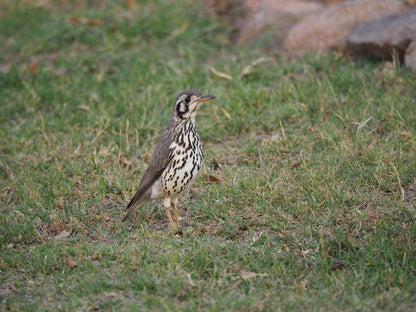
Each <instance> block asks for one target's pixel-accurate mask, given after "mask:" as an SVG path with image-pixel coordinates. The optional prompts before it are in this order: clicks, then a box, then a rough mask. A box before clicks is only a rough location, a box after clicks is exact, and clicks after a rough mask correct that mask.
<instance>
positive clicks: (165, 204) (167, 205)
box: [163, 197, 176, 230]
mask: <svg viewBox="0 0 416 312" xmlns="http://www.w3.org/2000/svg"><path fill="white" fill-rule="evenodd" d="M170 206H171V200H170V197H166V198H165V199H164V200H163V208H165V211H166V214H167V215H168V219H169V223H170V227H171V228H172V230H176V225H175V223H174V222H173V219H172V216H171V214H170V211H169V208H170Z"/></svg>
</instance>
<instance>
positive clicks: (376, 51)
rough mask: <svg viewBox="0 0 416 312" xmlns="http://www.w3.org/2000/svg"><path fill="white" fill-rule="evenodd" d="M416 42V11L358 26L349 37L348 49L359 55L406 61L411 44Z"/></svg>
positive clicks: (377, 19) (379, 18)
mask: <svg viewBox="0 0 416 312" xmlns="http://www.w3.org/2000/svg"><path fill="white" fill-rule="evenodd" d="M412 40H416V9H412V10H408V11H407V12H404V13H401V14H394V15H387V16H381V17H377V18H375V19H373V20H371V21H369V22H367V23H364V24H362V25H360V26H358V27H357V28H356V29H354V31H352V32H351V33H350V34H349V35H348V37H347V49H348V50H350V51H352V52H354V53H359V54H364V55H371V56H375V57H379V58H391V57H392V55H393V53H397V54H398V56H399V60H400V61H401V62H403V61H404V57H405V51H406V49H407V48H408V46H409V44H410V42H411V41H412Z"/></svg>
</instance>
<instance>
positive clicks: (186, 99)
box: [185, 95, 191, 103]
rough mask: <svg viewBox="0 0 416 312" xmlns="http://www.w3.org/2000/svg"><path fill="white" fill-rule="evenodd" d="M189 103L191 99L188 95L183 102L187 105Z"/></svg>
mask: <svg viewBox="0 0 416 312" xmlns="http://www.w3.org/2000/svg"><path fill="white" fill-rule="evenodd" d="M190 101H191V97H190V96H189V95H188V96H187V97H186V98H185V102H186V103H189V102H190Z"/></svg>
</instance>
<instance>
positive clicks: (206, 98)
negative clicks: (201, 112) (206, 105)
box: [197, 94, 215, 103]
mask: <svg viewBox="0 0 416 312" xmlns="http://www.w3.org/2000/svg"><path fill="white" fill-rule="evenodd" d="M212 99H215V96H213V95H209V94H207V95H203V96H201V97H200V98H199V100H197V102H198V103H202V102H205V101H209V100H212Z"/></svg>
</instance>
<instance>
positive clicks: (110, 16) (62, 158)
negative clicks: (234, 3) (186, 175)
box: [0, 0, 416, 311]
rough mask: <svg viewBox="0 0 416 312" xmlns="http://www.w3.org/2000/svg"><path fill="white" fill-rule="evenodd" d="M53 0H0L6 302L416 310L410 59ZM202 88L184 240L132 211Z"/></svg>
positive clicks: (180, 17) (144, 8) (0, 260)
mask: <svg viewBox="0 0 416 312" xmlns="http://www.w3.org/2000/svg"><path fill="white" fill-rule="evenodd" d="M39 3H40V4H39ZM39 3H38V2H36V1H8V2H6V3H4V4H2V6H1V9H0V13H1V19H0V41H1V42H2V43H3V44H2V47H0V55H1V56H0V137H1V139H0V140H1V141H0V142H1V145H0V151H1V158H0V165H1V167H0V168H1V170H0V191H1V194H0V196H1V197H0V199H1V214H0V272H1V274H0V283H1V284H0V308H1V309H2V310H12V311H19V310H24V311H39V310H43V311H48V310H53V311H55V310H70V311H72V310H78V311H85V310H130V311H139V310H140V311H142V310H150V311H155V310H162V311H165V310H167V311H171V310H184V311H195V310H211V311H219V310H230V311H294V310H308V311H328V310H344V311H376V310H377V311H409V310H414V309H416V299H415V298H416V291H415V290H416V282H415V280H416V279H415V273H416V261H415V260H416V251H415V248H414V246H415V243H416V241H415V240H416V236H415V233H416V223H415V207H416V200H415V199H416V195H415V192H416V157H415V153H416V137H415V134H416V132H415V125H416V113H415V109H414V107H415V96H416V91H415V89H414V85H415V82H416V76H415V73H414V72H411V71H409V70H406V69H403V68H395V67H394V66H393V65H392V63H391V62H386V63H369V62H367V61H363V60H355V61H353V60H351V59H349V58H348V57H345V56H342V55H336V54H332V55H328V56H325V57H315V56H306V57H304V58H302V59H299V60H286V59H283V58H273V57H272V58H266V56H265V55H264V53H263V52H262V50H260V49H259V48H257V47H256V46H249V47H238V46H237V47H236V46H230V45H229V43H228V38H229V36H230V35H231V34H232V30H230V29H229V28H227V27H226V26H224V25H222V23H221V21H219V20H217V19H215V18H214V17H209V16H208V15H207V14H204V13H203V12H204V11H203V8H202V7H201V6H200V5H198V4H195V3H193V2H192V1H186V0H183V1H181V2H179V3H178V2H177V1H162V0H159V1H157V2H156V4H154V2H153V1H140V3H136V4H134V3H133V5H130V4H131V3H132V2H129V1H128V2H126V3H123V4H122V5H120V4H118V3H119V2H111V1H108V2H100V1H75V2H72V3H71V4H65V2H60V1H46V2H39ZM212 68H213V69H214V73H217V72H222V73H225V74H227V75H229V76H231V77H229V78H231V79H226V78H223V77H221V74H218V73H217V74H214V73H213V71H212ZM222 76H223V75H222ZM187 88H196V89H198V90H200V91H202V92H206V93H210V94H214V95H216V96H217V99H216V100H215V102H214V101H213V103H209V104H207V105H206V106H205V107H203V108H202V109H201V111H200V114H199V116H198V118H197V119H198V120H197V123H198V129H199V133H200V136H201V138H202V140H203V142H204V144H205V145H204V153H205V165H204V168H203V170H202V173H201V175H200V177H199V179H198V180H197V182H196V184H195V185H194V187H193V188H192V190H190V192H189V194H188V195H187V196H185V198H184V199H183V201H182V204H181V208H180V214H181V216H182V218H183V224H184V231H183V232H184V233H183V236H182V237H181V236H177V235H174V234H172V233H171V232H170V231H169V229H168V222H167V218H166V216H165V215H164V213H163V211H160V206H161V204H160V203H155V204H149V205H147V206H145V207H144V208H143V209H142V210H141V211H138V212H137V214H136V215H135V217H134V218H132V219H131V220H130V221H129V222H127V223H126V224H121V223H120V219H121V217H122V216H123V214H124V207H125V205H126V203H127V202H128V200H129V199H130V198H131V196H132V195H133V192H134V190H135V188H136V187H137V183H138V179H139V178H140V176H141V174H142V172H143V170H145V168H146V164H147V161H148V158H149V155H150V154H151V152H152V148H153V146H154V144H155V143H156V140H157V137H158V135H160V134H161V132H162V131H163V129H164V127H165V126H166V124H167V121H168V118H169V114H170V111H171V109H172V104H173V101H174V99H175V96H176V95H177V94H178V93H179V92H181V91H182V90H184V89H187ZM60 234H61V236H64V237H62V238H57V236H58V235H60ZM58 237H59V236H58Z"/></svg>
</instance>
